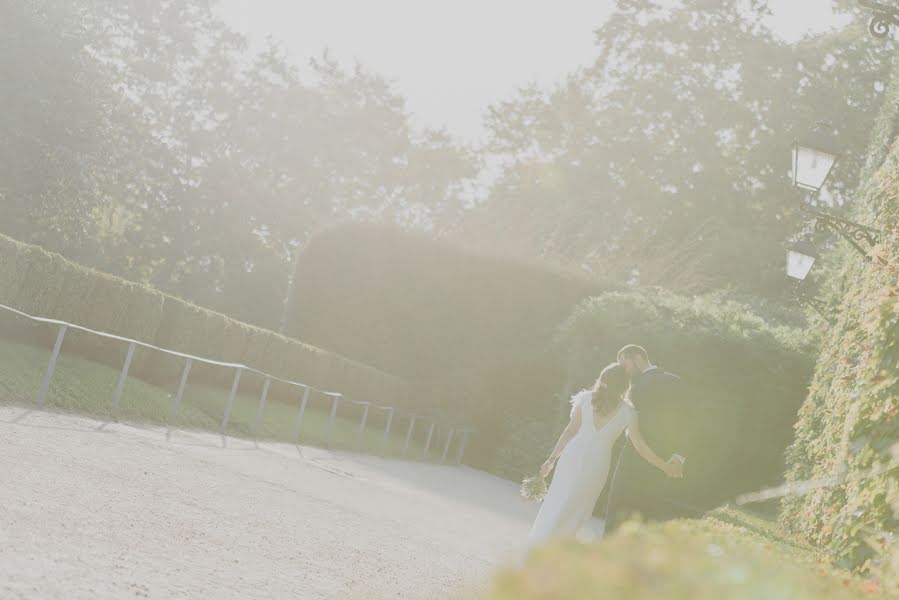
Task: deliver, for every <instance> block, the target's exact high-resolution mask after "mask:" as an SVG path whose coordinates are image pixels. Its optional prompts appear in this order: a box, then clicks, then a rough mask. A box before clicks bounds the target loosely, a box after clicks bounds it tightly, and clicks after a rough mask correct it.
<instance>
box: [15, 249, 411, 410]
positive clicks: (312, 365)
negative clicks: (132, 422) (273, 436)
mask: <svg viewBox="0 0 899 600" xmlns="http://www.w3.org/2000/svg"><path fill="white" fill-rule="evenodd" d="M0 303H2V304H6V305H7V306H12V307H13V308H17V309H19V310H22V311H24V312H27V313H29V314H33V315H36V316H41V317H48V318H54V319H60V320H63V321H68V322H71V323H75V324H78V325H82V326H84V327H88V328H91V329H95V330H98V331H106V332H109V333H113V334H116V335H120V336H123V337H129V338H133V339H137V340H140V341H142V342H146V343H150V344H153V345H155V346H159V347H162V348H169V349H172V350H177V351H180V352H185V353H189V354H194V355H197V356H203V357H206V358H211V359H216V360H221V361H226V362H235V363H241V364H244V365H247V366H250V367H254V368H257V369H259V370H262V371H265V372H267V373H271V374H273V375H276V376H279V377H283V378H285V379H292V380H295V381H300V382H302V383H306V384H309V385H312V386H314V387H316V388H319V389H324V390H329V391H339V392H341V393H343V394H345V395H347V396H349V397H352V398H357V399H364V400H374V401H379V402H383V403H389V404H391V405H395V406H404V405H405V406H408V402H409V400H410V396H411V392H410V387H409V386H408V384H407V383H406V382H405V381H403V380H402V379H400V378H398V377H396V376H393V375H390V374H388V373H385V372H383V371H380V370H378V369H375V368H373V367H370V366H367V365H364V364H361V363H358V362H355V361H352V360H349V359H347V358H344V357H342V356H339V355H336V354H333V353H331V352H326V351H324V350H321V349H318V348H315V347H313V346H310V345H307V344H304V343H302V342H298V341H296V340H293V339H289V338H287V337H284V336H282V335H278V334H276V333H274V332H271V331H268V330H265V329H260V328H258V327H253V326H251V325H247V324H245V323H241V322H239V321H236V320H234V319H231V318H229V317H227V316H225V315H222V314H220V313H216V312H213V311H210V310H207V309H204V308H201V307H199V306H195V305H193V304H191V303H189V302H185V301H184V300H181V299H179V298H175V297H173V296H168V295H166V294H163V293H161V292H159V291H157V290H155V289H153V288H150V287H148V286H145V285H140V284H137V283H133V282H130V281H126V280H124V279H120V278H118V277H113V276H110V275H106V274H103V273H98V272H96V271H93V270H91V269H88V268H85V267H83V266H80V265H78V264H75V263H73V262H71V261H68V260H66V259H64V258H63V257H61V256H59V255H58V254H53V253H50V252H46V251H44V250H42V249H41V248H39V247H37V246H32V245H28V244H23V243H21V242H17V241H15V240H13V239H11V238H8V237H6V236H2V235H0ZM0 316H2V315H0ZM44 329H46V331H44V332H43V333H44V334H46V335H44V336H42V338H41V339H40V341H41V342H42V343H46V342H47V341H49V340H52V337H53V336H55V332H52V331H49V329H48V328H44ZM65 350H66V351H74V352H76V353H79V354H82V355H84V356H87V357H89V358H92V359H95V360H100V361H102V362H105V363H107V364H110V365H111V366H115V367H119V366H121V362H122V358H123V356H124V350H123V344H118V343H116V342H112V341H110V340H102V339H99V338H97V337H96V336H92V335H90V334H87V333H81V332H77V331H71V332H70V333H68V334H67V335H66V342H65ZM137 356H138V358H137V359H136V362H135V366H134V371H133V372H134V373H135V374H136V375H137V376H140V377H145V378H147V379H150V380H155V381H163V382H167V381H170V380H171V379H172V377H176V376H177V373H178V371H179V370H180V368H181V362H180V361H179V360H177V359H174V358H171V357H166V356H165V355H162V354H161V353H158V352H152V351H139V352H138V355H137ZM198 370H199V371H201V372H203V373H204V376H205V377H207V378H209V379H212V380H214V381H215V382H218V383H221V384H223V385H227V384H230V382H231V378H232V377H233V372H228V371H227V370H224V369H208V368H207V369H198Z"/></svg>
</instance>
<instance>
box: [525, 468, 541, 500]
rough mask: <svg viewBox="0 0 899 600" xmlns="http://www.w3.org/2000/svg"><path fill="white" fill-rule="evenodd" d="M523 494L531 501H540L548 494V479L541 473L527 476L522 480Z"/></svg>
mask: <svg viewBox="0 0 899 600" xmlns="http://www.w3.org/2000/svg"><path fill="white" fill-rule="evenodd" d="M521 495H522V496H524V497H525V498H527V499H528V500H530V501H531V502H540V501H541V500H543V496H545V495H546V480H545V479H544V478H542V477H540V474H539V473H537V474H535V475H529V476H528V477H525V478H524V480H523V481H522V482H521Z"/></svg>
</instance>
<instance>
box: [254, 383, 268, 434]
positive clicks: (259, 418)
mask: <svg viewBox="0 0 899 600" xmlns="http://www.w3.org/2000/svg"><path fill="white" fill-rule="evenodd" d="M271 385H272V380H271V377H266V378H265V383H263V384H262V396H260V397H259V409H258V410H257V411H256V424H255V425H254V426H253V435H254V436H255V437H257V438H258V437H259V429H260V428H261V427H262V411H264V410H265V401H266V399H267V398H268V389H269V387H271Z"/></svg>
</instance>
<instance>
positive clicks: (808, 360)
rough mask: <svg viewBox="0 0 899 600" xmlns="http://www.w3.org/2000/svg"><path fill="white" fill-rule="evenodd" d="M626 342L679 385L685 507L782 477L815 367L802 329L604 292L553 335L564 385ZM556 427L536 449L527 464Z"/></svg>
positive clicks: (738, 308) (652, 297)
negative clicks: (565, 368) (562, 361)
mask: <svg viewBox="0 0 899 600" xmlns="http://www.w3.org/2000/svg"><path fill="white" fill-rule="evenodd" d="M629 343H633V344H639V345H641V346H643V347H645V348H646V349H647V351H648V352H649V355H650V359H651V360H652V361H653V362H654V363H655V364H657V365H659V366H660V367H661V368H663V369H666V370H668V371H670V372H672V373H675V374H677V375H679V376H680V377H681V378H682V379H683V381H684V384H685V385H684V392H685V394H684V395H685V398H684V405H685V410H686V411H687V414H685V415H682V416H680V418H679V419H678V421H679V423H680V424H679V425H677V427H678V428H682V429H683V433H682V434H679V435H680V436H681V438H682V445H683V448H682V449H679V450H678V451H680V452H682V453H683V454H684V455H685V456H687V459H688V470H689V476H688V477H685V478H684V479H683V488H682V489H683V499H684V501H689V503H690V504H691V505H692V506H694V507H697V508H701V509H707V508H712V507H714V506H718V505H719V504H720V503H721V502H724V501H727V500H730V499H733V498H734V497H735V496H736V495H737V494H739V493H742V492H747V491H753V490H756V489H758V488H760V487H762V486H765V485H768V484H772V483H777V482H779V481H780V478H781V476H782V473H783V470H784V460H783V453H784V450H785V448H786V447H787V446H788V445H789V443H790V442H791V440H792V437H793V435H792V433H793V424H794V423H795V421H796V414H797V411H798V409H799V407H800V405H801V404H802V401H803V399H804V398H805V394H806V387H807V385H808V381H809V379H810V377H811V373H812V367H813V364H814V359H813V355H814V350H813V347H812V345H811V344H810V342H809V340H808V336H807V335H806V334H805V333H804V332H802V331H801V330H796V329H790V328H786V327H772V326H770V325H768V324H767V323H766V322H765V321H764V320H762V319H761V318H760V317H757V316H754V315H752V314H751V313H750V311H749V310H748V309H747V308H746V307H745V306H743V305H741V304H737V303H733V302H721V301H718V300H714V299H702V298H700V299H688V298H684V297H680V296H675V295H673V294H668V293H660V292H657V293H654V294H646V293H643V294H638V293H610V294H606V295H603V296H600V297H597V298H593V299H590V300H588V301H587V302H584V303H583V304H581V305H580V306H579V307H578V308H577V309H576V310H575V311H574V313H573V315H572V316H571V318H570V319H569V320H568V321H567V322H566V323H565V324H564V326H563V327H562V328H561V329H560V332H559V336H558V344H559V347H560V352H564V353H566V354H567V356H568V365H569V368H570V381H572V386H571V389H583V388H585V387H588V386H589V385H591V384H592V382H593V380H594V379H595V378H596V376H597V375H598V373H599V371H600V369H602V367H603V366H604V365H605V364H607V363H609V362H612V361H614V360H615V357H616V354H617V351H618V350H619V349H620V348H621V347H622V346H624V345H625V344H629ZM566 408H567V407H566ZM558 431H559V429H556V430H554V431H549V432H547V433H548V434H549V435H547V436H544V437H543V438H542V440H541V443H540V444H536V445H538V446H539V448H536V449H535V451H534V452H535V453H534V454H533V456H532V458H531V459H530V464H531V468H534V465H537V464H539V463H540V460H542V457H544V456H545V454H546V453H547V452H548V451H549V448H550V446H551V444H552V442H553V441H554V440H553V438H554V436H555V435H557V434H558ZM675 435H677V434H675V433H674V432H672V435H671V436H669V437H673V436H675ZM679 448H680V443H679Z"/></svg>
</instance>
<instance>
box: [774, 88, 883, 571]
mask: <svg viewBox="0 0 899 600" xmlns="http://www.w3.org/2000/svg"><path fill="white" fill-rule="evenodd" d="M893 92H894V95H893V96H892V97H893V98H895V97H896V96H895V94H899V79H897V81H896V85H894V89H893ZM895 104H896V103H895V101H894V102H892V103H890V106H889V108H890V110H891V111H893V117H894V118H895V117H896V112H895V111H896V107H895V106H894V105H895ZM872 156H882V154H881V150H880V149H878V148H875V149H873V150H872ZM872 164H873V163H872ZM878 164H879V163H878ZM866 181H867V183H866V186H865V187H867V190H866V193H865V194H860V196H861V197H862V198H864V203H863V205H862V206H860V207H859V210H858V211H857V212H858V216H857V219H858V220H860V221H863V222H867V223H873V224H875V226H877V227H879V228H881V229H883V230H884V239H883V241H882V244H881V246H880V248H879V249H878V251H877V254H878V256H879V260H882V262H883V264H882V265H880V266H878V265H874V264H871V263H870V262H868V261H866V260H865V259H864V258H862V257H861V256H860V255H859V254H858V253H856V252H855V251H854V250H852V249H851V248H849V247H848V246H845V245H841V247H840V248H839V249H838V250H836V251H835V252H834V254H833V256H831V257H829V258H830V260H828V262H829V263H830V264H839V265H842V268H841V269H839V270H835V271H834V272H833V274H832V277H831V279H830V282H829V291H828V300H829V302H830V305H831V306H832V307H833V309H834V312H835V314H836V315H838V319H837V321H836V324H835V325H834V326H833V327H825V326H824V323H821V326H822V336H823V339H822V352H821V355H820V357H819V358H818V363H817V366H816V368H815V375H814V379H813V381H812V385H811V387H810V390H809V392H810V393H809V396H808V399H807V400H806V402H805V404H804V405H803V407H802V410H801V411H800V418H799V421H798V423H797V425H796V440H795V442H794V443H793V445H792V446H791V447H790V451H789V454H788V460H789V463H790V466H791V469H790V472H789V479H790V480H791V481H802V480H807V479H819V478H834V477H836V478H838V479H845V483H844V484H843V485H840V486H836V487H829V488H824V489H818V490H815V491H814V492H812V493H809V494H807V495H805V496H797V497H791V498H789V499H787V500H786V501H785V502H784V511H783V520H784V522H785V523H786V524H788V525H790V526H791V527H792V528H793V529H794V530H796V531H798V532H799V533H801V534H803V535H804V536H805V537H806V538H807V539H809V540H810V541H812V542H813V543H815V544H816V545H818V546H819V547H822V548H825V547H826V548H829V549H830V550H831V552H832V553H833V555H834V557H835V558H836V559H837V560H838V561H839V562H840V563H841V564H843V565H846V566H852V567H861V568H863V569H869V568H870V569H871V570H872V572H886V571H889V570H891V567H890V563H891V561H895V560H896V559H895V558H892V557H891V556H890V552H892V553H893V556H896V553H897V550H896V548H897V545H896V544H897V542H896V540H895V539H894V536H895V532H896V530H897V528H899V469H893V470H892V471H891V472H886V473H883V474H881V475H879V476H876V477H864V476H863V474H864V473H866V472H868V471H870V470H875V469H880V470H882V469H884V468H885V467H886V465H888V464H890V462H891V461H895V460H899V284H897V273H899V145H896V146H894V147H893V150H892V152H891V153H890V154H889V156H888V157H887V159H886V162H885V164H883V166H882V167H881V168H880V170H879V171H878V172H877V174H876V175H870V174H868V175H867V177H866ZM891 544H892V547H891ZM893 577H895V575H893ZM894 581H895V579H894Z"/></svg>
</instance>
